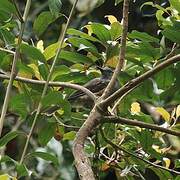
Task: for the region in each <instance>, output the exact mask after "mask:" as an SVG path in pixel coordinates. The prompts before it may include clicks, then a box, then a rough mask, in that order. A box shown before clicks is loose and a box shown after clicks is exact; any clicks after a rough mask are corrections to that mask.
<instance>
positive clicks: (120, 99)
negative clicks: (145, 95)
mask: <svg viewBox="0 0 180 180" xmlns="http://www.w3.org/2000/svg"><path fill="white" fill-rule="evenodd" d="M135 88H136V87H134V88H133V89H130V90H129V91H127V92H126V93H124V94H123V95H122V96H121V97H120V98H119V99H118V101H117V102H116V103H115V104H114V106H113V107H112V109H111V111H110V114H115V110H116V108H117V107H118V105H119V104H120V102H121V101H122V99H123V98H124V97H126V96H127V95H128V94H129V93H130V92H131V91H133V90H134V89H135Z"/></svg>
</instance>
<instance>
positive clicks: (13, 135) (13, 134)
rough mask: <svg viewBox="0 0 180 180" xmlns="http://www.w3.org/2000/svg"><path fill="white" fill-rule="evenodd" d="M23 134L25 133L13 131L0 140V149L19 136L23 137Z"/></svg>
mask: <svg viewBox="0 0 180 180" xmlns="http://www.w3.org/2000/svg"><path fill="white" fill-rule="evenodd" d="M22 134H23V133H22V132H19V131H12V132H9V133H7V134H6V135H4V136H3V137H2V138H1V139H0V147H2V146H5V145H6V144H7V143H8V142H9V141H11V140H13V139H14V138H16V137H17V136H18V135H22Z"/></svg>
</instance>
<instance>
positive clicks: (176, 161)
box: [175, 159, 180, 168]
mask: <svg viewBox="0 0 180 180" xmlns="http://www.w3.org/2000/svg"><path fill="white" fill-rule="evenodd" d="M175 168H180V159H176V160H175Z"/></svg>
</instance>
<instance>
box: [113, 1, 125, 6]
mask: <svg viewBox="0 0 180 180" xmlns="http://www.w3.org/2000/svg"><path fill="white" fill-rule="evenodd" d="M123 1H124V0H115V6H117V5H118V4H119V3H121V2H123Z"/></svg>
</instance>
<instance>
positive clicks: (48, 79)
mask: <svg viewBox="0 0 180 180" xmlns="http://www.w3.org/2000/svg"><path fill="white" fill-rule="evenodd" d="M77 2H78V0H75V1H74V3H73V6H72V8H71V12H70V14H69V18H68V20H67V23H66V25H65V28H64V31H63V32H62V35H61V34H60V36H59V40H58V49H57V52H56V55H55V57H54V60H53V62H52V65H51V68H50V71H49V74H48V77H47V80H46V83H45V84H44V88H43V92H42V95H41V99H40V102H39V104H38V107H37V111H36V114H35V117H34V119H33V123H32V126H31V129H30V132H29V134H28V136H27V140H26V143H25V146H24V149H23V153H22V156H21V159H20V162H19V163H20V164H22V163H23V161H24V157H25V154H26V151H27V148H28V144H29V141H30V138H31V136H32V133H33V130H34V127H35V125H36V121H37V119H38V116H39V114H40V112H41V107H42V100H43V98H44V97H45V95H46V92H47V90H48V86H49V82H50V80H51V77H52V74H53V71H54V67H55V65H56V62H57V60H58V57H59V54H60V53H61V50H62V45H63V42H64V39H65V35H66V32H67V28H68V26H69V24H70V21H71V19H72V15H73V12H74V10H75V7H76V4H77Z"/></svg>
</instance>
